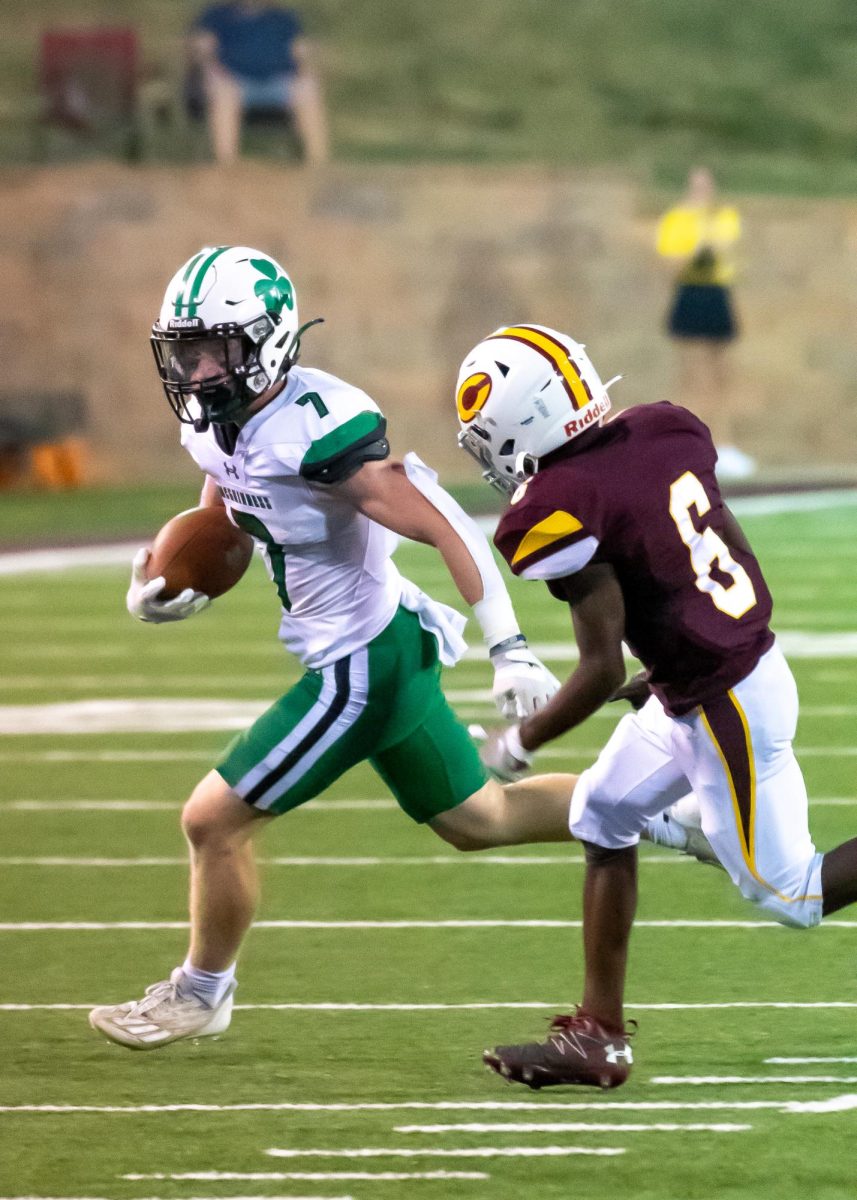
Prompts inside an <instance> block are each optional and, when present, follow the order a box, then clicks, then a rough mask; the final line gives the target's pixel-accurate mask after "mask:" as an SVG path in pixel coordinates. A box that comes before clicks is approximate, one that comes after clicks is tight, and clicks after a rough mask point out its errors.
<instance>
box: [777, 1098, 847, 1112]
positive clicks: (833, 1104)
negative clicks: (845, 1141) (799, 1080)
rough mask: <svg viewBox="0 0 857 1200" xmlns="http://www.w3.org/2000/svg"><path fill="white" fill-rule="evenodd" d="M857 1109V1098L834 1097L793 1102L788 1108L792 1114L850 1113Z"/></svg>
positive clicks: (787, 1110)
mask: <svg viewBox="0 0 857 1200" xmlns="http://www.w3.org/2000/svg"><path fill="white" fill-rule="evenodd" d="M853 1108H857V1096H854V1095H844V1096H832V1097H831V1098H830V1099H829V1100H792V1101H790V1103H789V1104H788V1106H787V1108H786V1112H790V1113H832V1112H850V1110H851V1109H853Z"/></svg>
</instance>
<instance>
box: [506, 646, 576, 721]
mask: <svg viewBox="0 0 857 1200" xmlns="http://www.w3.org/2000/svg"><path fill="white" fill-rule="evenodd" d="M503 647H508V648H506V649H504V648H503ZM490 657H491V663H492V665H493V667H494V688H493V692H494V703H495V704H496V705H497V708H498V709H499V712H500V715H501V716H502V717H503V718H504V719H505V720H507V721H520V720H523V718H524V717H531V716H532V715H533V713H534V712H536V710H537V709H539V708H544V706H545V705H546V704H547V702H548V700H550V698H551V696H553V694H554V693H555V692H557V691H559V688H560V682H559V680H558V679H557V677H556V676H555V675H554V674H553V672H552V671H549V670H548V668H547V667H546V666H545V665H544V663H543V662H540V661H539V659H537V658H536V656H535V654H533V653H532V651H531V650H530V649H529V648H528V647H527V643H526V640H525V639H524V638H523V637H521V638H520V640H515V641H512V639H510V640H509V643H507V642H501V643H500V644H499V646H495V647H494V649H493V650H491V651H490Z"/></svg>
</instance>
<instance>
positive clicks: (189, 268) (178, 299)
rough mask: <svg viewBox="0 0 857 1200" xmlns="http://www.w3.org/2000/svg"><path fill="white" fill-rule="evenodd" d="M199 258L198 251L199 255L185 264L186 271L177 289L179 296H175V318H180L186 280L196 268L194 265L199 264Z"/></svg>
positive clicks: (200, 255) (200, 254)
mask: <svg viewBox="0 0 857 1200" xmlns="http://www.w3.org/2000/svg"><path fill="white" fill-rule="evenodd" d="M201 258H202V252H201V251H200V253H199V254H197V255H195V256H194V257H193V258H192V259H191V260H190V262H189V263H188V264H187V270H186V271H185V273H184V275H183V276H182V286H181V288H180V289H179V294H178V295H177V296H176V316H177V317H180V316H181V315H182V313H181V309H182V304H183V303H184V289H185V284H186V283H187V281H188V279H189V278H190V275H191V272H192V271H193V269H194V267H195V266H196V264H197V263H198V262H199V260H200V259H201Z"/></svg>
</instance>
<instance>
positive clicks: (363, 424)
mask: <svg viewBox="0 0 857 1200" xmlns="http://www.w3.org/2000/svg"><path fill="white" fill-rule="evenodd" d="M384 425H385V422H384V418H383V417H382V416H381V414H380V413H379V412H369V411H366V412H362V413H358V414H357V416H356V417H352V418H351V420H350V421H346V422H345V423H344V424H343V425H340V426H339V428H338V429H333V430H331V432H330V433H326V434H325V435H324V437H320V438H318V439H317V441H314V442H313V443H312V444H311V446H310V448H309V450H307V452H306V454H305V455H304V457H303V462H302V463H301V470H302V471H303V469H304V468H305V467H311V466H313V465H314V464H316V463H321V462H326V461H327V460H328V459H330V458H335V457H336V456H337V455H338V454H341V453H342V452H343V451H344V450H347V449H348V447H349V446H351V445H353V443H354V442H359V441H360V440H361V439H362V438H365V437H366V436H367V435H368V434H371V433H373V432H374V431H375V430H376V429H378V428H379V427H382V434H381V436H383V427H384Z"/></svg>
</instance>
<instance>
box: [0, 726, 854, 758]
mask: <svg viewBox="0 0 857 1200" xmlns="http://www.w3.org/2000/svg"><path fill="white" fill-rule="evenodd" d="M242 728H243V726H242ZM42 732H45V731H42ZM59 732H62V731H59ZM87 732H90V733H95V732H97V730H95V729H91V730H88V731H87ZM125 732H128V730H126V731H125ZM140 732H141V733H149V732H152V731H151V730H145V729H143V730H140ZM209 732H210V731H209ZM0 736H2V731H0ZM221 752H222V751H221V748H219V747H211V748H210V749H208V750H3V751H0V762H5V763H74V762H109V763H130V764H134V765H136V764H138V763H147V762H204V763H212V762H215V761H216V760H217V759H218V758H219V757H220V755H221ZM600 752H601V747H600V746H575V747H573V748H571V747H569V748H566V747H560V746H545V747H544V748H543V749H541V750H540V751H539V761H541V760H542V759H544V760H548V759H550V760H552V761H564V762H569V763H571V762H580V761H584V762H592V761H594V760H595V759H596V758H597V757H598V755H599V753H600ZM795 753H796V754H797V756H798V758H799V759H800V758H857V746H796V747H795Z"/></svg>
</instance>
